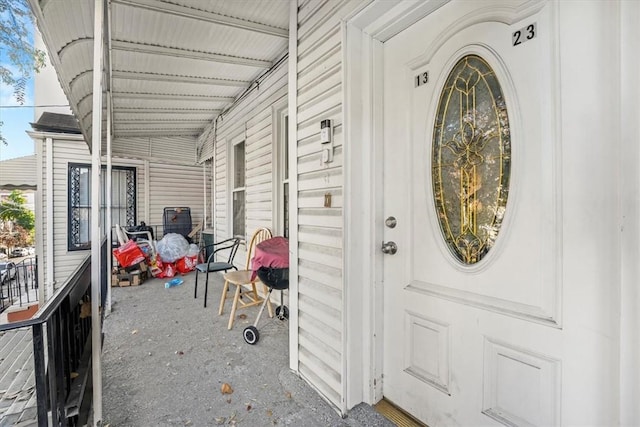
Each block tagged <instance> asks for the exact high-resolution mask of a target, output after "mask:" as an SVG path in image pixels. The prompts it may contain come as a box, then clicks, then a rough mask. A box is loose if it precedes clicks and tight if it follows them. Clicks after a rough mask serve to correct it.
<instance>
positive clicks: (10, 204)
mask: <svg viewBox="0 0 640 427" xmlns="http://www.w3.org/2000/svg"><path fill="white" fill-rule="evenodd" d="M26 201H27V199H26V198H25V197H24V195H23V194H22V191H18V190H13V191H12V192H11V194H9V196H8V197H7V199H6V200H3V201H2V202H0V220H1V221H5V222H7V221H11V222H13V223H15V224H16V225H19V226H20V227H21V228H23V229H25V230H26V231H27V232H31V230H33V229H34V228H35V224H36V219H35V215H34V214H33V212H31V211H30V210H29V209H27V208H26V207H25V203H26Z"/></svg>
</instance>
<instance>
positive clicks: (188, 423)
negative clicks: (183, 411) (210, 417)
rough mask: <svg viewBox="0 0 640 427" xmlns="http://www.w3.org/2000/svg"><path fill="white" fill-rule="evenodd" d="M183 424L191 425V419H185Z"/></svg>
mask: <svg viewBox="0 0 640 427" xmlns="http://www.w3.org/2000/svg"><path fill="white" fill-rule="evenodd" d="M184 425H186V426H191V425H193V423H192V422H191V420H187V421H186V422H185V423H184Z"/></svg>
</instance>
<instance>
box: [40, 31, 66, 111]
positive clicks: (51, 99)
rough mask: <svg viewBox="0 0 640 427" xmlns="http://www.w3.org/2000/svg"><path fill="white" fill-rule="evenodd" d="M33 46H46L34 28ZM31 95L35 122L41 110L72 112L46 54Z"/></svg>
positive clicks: (42, 47)
mask: <svg viewBox="0 0 640 427" xmlns="http://www.w3.org/2000/svg"><path fill="white" fill-rule="evenodd" d="M34 43H35V47H36V48H38V49H40V50H42V51H44V52H46V51H47V47H46V46H45V45H44V41H43V40H42V35H41V34H40V32H39V31H38V30H37V29H36V31H34ZM33 96H34V101H35V106H36V107H35V109H34V114H33V121H34V122H36V121H38V119H39V118H40V116H41V115H42V113H43V112H45V111H47V112H49V113H58V114H72V112H71V107H70V106H69V101H68V100H67V96H66V95H65V94H64V92H63V91H62V87H60V83H59V82H58V74H57V73H56V70H55V68H53V65H52V64H51V61H50V60H49V56H48V55H47V61H46V66H45V67H44V68H43V69H42V70H40V72H39V73H38V74H36V76H35V78H34V90H33Z"/></svg>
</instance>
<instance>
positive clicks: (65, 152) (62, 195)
mask: <svg viewBox="0 0 640 427" xmlns="http://www.w3.org/2000/svg"><path fill="white" fill-rule="evenodd" d="M39 144H40V142H39ZM41 144H42V157H41V159H40V161H41V167H42V176H43V180H42V181H43V182H41V183H38V189H39V190H40V191H41V194H42V206H41V208H40V209H39V211H38V212H36V215H41V216H42V227H43V228H42V230H38V231H37V232H38V233H40V234H41V235H42V253H43V257H42V260H39V264H40V265H39V266H38V267H39V269H41V271H42V272H43V280H44V281H45V282H44V283H47V282H49V278H47V277H46V274H47V268H46V262H47V253H46V248H47V233H46V231H45V230H46V229H47V227H48V226H49V224H47V218H46V215H45V213H46V211H47V199H46V188H47V187H46V182H45V179H44V177H45V176H46V169H45V168H46V160H45V159H46V152H47V150H50V149H52V148H53V185H54V192H53V250H54V270H53V280H54V281H55V282H56V286H60V285H61V284H62V283H64V281H65V280H66V279H67V278H68V277H69V275H70V274H71V273H73V271H74V270H75V269H76V267H77V266H78V264H79V263H80V262H81V261H82V260H83V259H84V257H85V256H86V255H87V254H88V253H89V252H88V251H86V250H79V251H69V250H68V249H67V242H68V238H67V236H68V208H69V203H68V183H69V163H83V164H91V155H90V154H89V149H88V148H87V144H86V143H85V142H84V141H81V140H79V141H70V140H60V139H57V140H54V141H53V144H52V145H53V147H51V146H47V144H45V143H41ZM113 164H114V165H118V166H130V167H135V168H136V173H137V176H136V183H137V187H138V189H137V191H138V193H137V198H136V200H137V209H138V218H140V216H139V215H140V212H142V211H143V210H144V197H143V192H142V191H141V190H142V189H143V188H144V173H143V162H142V161H139V160H129V159H113Z"/></svg>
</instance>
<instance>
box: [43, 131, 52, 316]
mask: <svg viewBox="0 0 640 427" xmlns="http://www.w3.org/2000/svg"><path fill="white" fill-rule="evenodd" d="M44 150H45V153H46V157H45V158H46V160H45V164H46V166H45V168H46V169H45V182H46V184H45V191H46V196H45V197H46V201H47V202H46V206H47V209H46V213H45V215H46V218H47V220H46V223H47V236H46V242H47V243H46V244H47V269H46V270H47V280H46V283H45V286H44V287H45V295H44V298H45V301H46V299H49V298H51V296H52V295H53V291H54V287H55V281H54V279H53V275H54V262H55V260H54V258H55V257H54V254H53V251H54V248H53V229H54V224H53V139H52V138H46V139H45V141H44ZM42 304H44V301H42Z"/></svg>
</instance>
